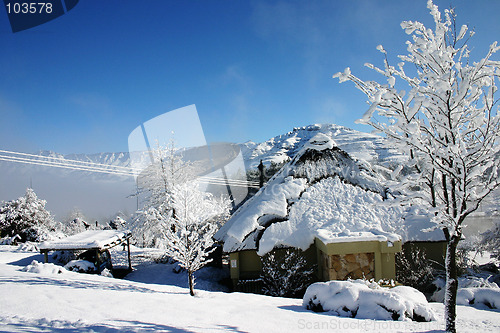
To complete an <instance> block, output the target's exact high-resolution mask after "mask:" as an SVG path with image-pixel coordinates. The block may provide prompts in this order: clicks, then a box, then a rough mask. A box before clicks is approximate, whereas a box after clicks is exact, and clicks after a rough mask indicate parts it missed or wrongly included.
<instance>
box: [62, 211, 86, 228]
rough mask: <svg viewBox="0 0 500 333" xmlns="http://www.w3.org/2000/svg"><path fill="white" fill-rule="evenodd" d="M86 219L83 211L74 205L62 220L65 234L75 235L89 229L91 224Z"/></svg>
mask: <svg viewBox="0 0 500 333" xmlns="http://www.w3.org/2000/svg"><path fill="white" fill-rule="evenodd" d="M86 220H87V218H86V217H85V215H84V214H83V212H82V211H81V210H80V209H79V208H78V207H74V208H73V209H72V210H71V212H70V213H69V214H68V215H67V216H66V217H65V218H64V220H63V221H62V227H63V232H64V234H66V235H74V234H78V233H80V232H83V231H85V230H87V229H89V228H90V224H89V223H87V222H86Z"/></svg>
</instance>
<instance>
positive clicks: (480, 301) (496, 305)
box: [457, 288, 500, 309]
mask: <svg viewBox="0 0 500 333" xmlns="http://www.w3.org/2000/svg"><path fill="white" fill-rule="evenodd" d="M457 304H462V305H473V306H476V307H479V308H488V309H500V289H493V288H463V289H459V290H458V293H457Z"/></svg>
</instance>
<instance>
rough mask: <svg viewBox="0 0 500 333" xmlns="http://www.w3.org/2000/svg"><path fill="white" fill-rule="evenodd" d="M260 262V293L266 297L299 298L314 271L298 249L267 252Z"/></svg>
mask: <svg viewBox="0 0 500 333" xmlns="http://www.w3.org/2000/svg"><path fill="white" fill-rule="evenodd" d="M261 262H262V273H261V279H262V282H263V284H264V286H263V288H262V291H263V292H264V294H266V295H271V296H279V297H300V296H301V295H302V294H303V293H304V290H305V289H306V288H307V286H309V284H311V282H312V280H313V274H314V269H313V268H311V267H310V265H308V264H307V261H306V258H305V257H304V255H303V254H302V252H301V251H300V250H298V249H286V250H283V251H280V250H275V251H272V252H269V253H267V254H266V255H265V256H263V257H262V258H261Z"/></svg>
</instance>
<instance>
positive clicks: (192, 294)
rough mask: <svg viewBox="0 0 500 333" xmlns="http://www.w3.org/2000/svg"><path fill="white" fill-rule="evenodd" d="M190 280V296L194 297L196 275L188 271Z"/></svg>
mask: <svg viewBox="0 0 500 333" xmlns="http://www.w3.org/2000/svg"><path fill="white" fill-rule="evenodd" d="M188 278H189V294H190V295H191V296H194V275H193V272H191V270H188Z"/></svg>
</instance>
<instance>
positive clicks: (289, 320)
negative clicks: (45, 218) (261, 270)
mask: <svg viewBox="0 0 500 333" xmlns="http://www.w3.org/2000/svg"><path fill="white" fill-rule="evenodd" d="M17 249H18V247H15V246H7V245H2V246H0V295H1V303H0V304H1V305H0V332H76V331H78V332H118V331H120V332H143V331H146V332H147V331H158V332H220V331H228V332H308V331H311V332H373V331H376V332H442V331H443V330H444V321H443V311H444V307H443V305H442V304H440V303H431V307H432V309H433V310H434V311H435V312H436V315H437V317H438V320H437V321H433V322H429V323H416V322H394V321H385V320H371V319H352V318H340V317H336V316H333V315H331V314H328V313H314V312H311V311H309V310H306V309H305V308H303V307H302V300H301V299H287V298H276V297H268V296H262V295H253V294H242V293H225V292H221V291H209V290H214V289H217V286H216V285H215V284H213V283H210V282H208V281H202V277H203V276H205V277H206V278H214V277H216V276H215V274H216V273H215V272H216V270H213V269H209V270H205V271H204V272H202V274H201V275H199V276H201V277H200V279H199V280H198V282H199V284H198V285H197V288H198V289H197V295H196V296H195V297H191V296H190V295H189V290H188V289H187V287H186V286H187V279H186V276H185V275H184V273H179V274H175V273H173V272H172V265H164V264H154V263H151V262H149V263H148V262H147V260H146V259H147V257H149V256H150V255H151V251H149V250H147V251H146V250H141V249H134V251H133V264H134V267H135V268H136V271H135V272H133V273H132V274H130V275H129V276H128V277H127V280H119V279H113V278H109V277H104V276H99V275H87V274H80V273H74V272H63V273H60V274H58V273H54V272H53V270H48V271H47V272H45V271H44V270H43V269H41V270H40V271H41V273H31V272H23V271H22V269H23V268H24V267H26V266H27V265H29V264H30V263H31V262H32V261H33V260H37V261H39V262H42V261H43V257H42V256H41V255H39V254H38V253H37V252H26V251H18V250H17ZM118 254H119V253H118ZM113 255H116V254H113ZM118 259H119V258H118ZM217 274H218V273H217ZM199 288H202V289H205V290H200V289H199ZM457 310H458V320H457V324H458V325H457V326H458V330H459V331H460V332H485V331H491V332H495V331H497V332H498V331H500V312H499V311H495V310H481V309H476V308H473V307H470V306H458V309H457Z"/></svg>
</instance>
